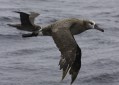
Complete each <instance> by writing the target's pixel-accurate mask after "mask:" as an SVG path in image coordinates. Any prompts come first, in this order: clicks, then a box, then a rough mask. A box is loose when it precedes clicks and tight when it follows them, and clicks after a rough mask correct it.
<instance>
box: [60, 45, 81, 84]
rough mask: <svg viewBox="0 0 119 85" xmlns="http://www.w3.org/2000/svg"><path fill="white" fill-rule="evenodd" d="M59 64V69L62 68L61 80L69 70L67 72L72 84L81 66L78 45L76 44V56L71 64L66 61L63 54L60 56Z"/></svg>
mask: <svg viewBox="0 0 119 85" xmlns="http://www.w3.org/2000/svg"><path fill="white" fill-rule="evenodd" d="M59 65H60V70H61V69H62V70H63V74H62V80H63V79H64V78H65V76H66V74H67V72H68V71H69V74H70V75H71V79H72V80H71V84H72V83H73V82H74V81H75V79H76V77H77V75H78V73H79V70H80V68H81V49H80V48H79V46H77V51H76V58H75V61H74V62H73V64H72V65H71V66H70V65H69V64H68V63H67V62H66V60H65V58H63V56H62V57H61V60H60V62H59Z"/></svg>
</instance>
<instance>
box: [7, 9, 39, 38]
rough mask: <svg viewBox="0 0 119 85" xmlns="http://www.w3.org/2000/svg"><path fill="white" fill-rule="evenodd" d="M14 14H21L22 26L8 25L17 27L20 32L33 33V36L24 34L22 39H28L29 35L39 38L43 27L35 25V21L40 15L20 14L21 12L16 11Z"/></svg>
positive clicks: (33, 13) (32, 13) (31, 13)
mask: <svg viewBox="0 0 119 85" xmlns="http://www.w3.org/2000/svg"><path fill="white" fill-rule="evenodd" d="M14 12H15V13H19V14H20V21H21V24H8V25H9V26H12V27H15V28H17V29H19V30H23V31H28V32H32V33H31V34H23V35H22V37H26V36H27V35H29V36H37V35H38V33H39V30H40V29H41V27H40V26H38V25H35V24H34V20H35V18H36V17H37V16H38V15H40V14H38V13H35V12H30V14H27V13H24V12H19V11H14Z"/></svg>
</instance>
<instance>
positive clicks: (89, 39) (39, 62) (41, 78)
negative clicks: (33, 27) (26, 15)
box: [0, 0, 119, 85]
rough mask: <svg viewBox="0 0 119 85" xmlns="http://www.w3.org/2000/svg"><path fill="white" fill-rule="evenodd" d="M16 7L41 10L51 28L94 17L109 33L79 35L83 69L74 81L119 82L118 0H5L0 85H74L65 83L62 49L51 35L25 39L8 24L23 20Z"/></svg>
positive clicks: (81, 84) (0, 13) (78, 84)
mask: <svg viewBox="0 0 119 85" xmlns="http://www.w3.org/2000/svg"><path fill="white" fill-rule="evenodd" d="M13 11H24V12H31V11H33V12H38V13H40V14H41V15H40V16H38V17H37V18H36V21H35V23H36V24H38V25H41V26H46V25H48V24H51V23H53V22H55V21H57V20H60V19H64V18H79V19H91V20H94V21H95V22H96V23H98V24H99V25H100V27H102V28H103V29H104V30H105V32H104V33H102V32H99V31H97V30H88V31H86V32H84V33H82V34H79V35H76V36H75V38H76V41H77V43H78V45H79V46H80V47H81V49H82V67H81V70H80V72H79V75H78V77H77V79H76V81H75V82H74V84H73V85H119V0H0V85H70V81H71V79H70V76H69V75H67V76H66V78H65V79H64V80H63V81H61V77H62V72H61V71H60V70H59V66H58V62H59V59H60V52H59V51H58V49H57V47H56V45H55V44H54V41H53V39H52V38H51V37H48V36H38V37H32V38H22V37H21V35H22V33H27V32H23V31H19V30H17V29H15V28H12V27H9V26H7V24H8V23H20V21H19V14H16V13H14V12H13Z"/></svg>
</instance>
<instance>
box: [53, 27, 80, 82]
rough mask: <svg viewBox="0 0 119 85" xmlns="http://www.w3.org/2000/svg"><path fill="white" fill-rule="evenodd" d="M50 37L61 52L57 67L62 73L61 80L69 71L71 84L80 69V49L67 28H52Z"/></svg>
mask: <svg viewBox="0 0 119 85" xmlns="http://www.w3.org/2000/svg"><path fill="white" fill-rule="evenodd" d="M52 37H53V40H54V42H55V43H56V45H57V47H58V49H59V51H60V52H61V60H60V62H59V65H60V69H61V70H62V71H63V75H62V80H63V79H64V77H65V76H66V74H67V72H68V71H69V74H70V75H71V78H72V81H71V83H73V82H74V80H75V79H76V77H77V75H78V72H79V70H80V67H81V49H80V48H79V46H78V44H77V43H76V41H75V39H74V37H73V35H72V34H71V32H70V30H69V29H68V28H57V27H55V26H54V27H53V28H52Z"/></svg>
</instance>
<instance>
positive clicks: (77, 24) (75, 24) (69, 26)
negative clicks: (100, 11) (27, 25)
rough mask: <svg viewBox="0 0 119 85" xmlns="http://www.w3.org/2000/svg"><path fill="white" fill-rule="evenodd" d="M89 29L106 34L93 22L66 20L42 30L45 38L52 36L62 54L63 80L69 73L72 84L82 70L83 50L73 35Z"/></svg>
mask: <svg viewBox="0 0 119 85" xmlns="http://www.w3.org/2000/svg"><path fill="white" fill-rule="evenodd" d="M89 29H97V30H99V31H101V32H104V30H103V29H101V28H99V26H98V25H97V24H96V23H95V22H94V21H91V20H79V19H74V18H73V19H65V20H61V21H57V22H55V23H53V24H51V25H49V26H47V27H44V28H42V29H41V31H40V32H41V33H39V34H42V35H44V36H52V38H53V40H54V42H55V44H56V46H57V47H58V49H59V51H60V52H61V59H60V61H59V65H60V70H62V71H63V74H62V80H63V79H64V78H65V76H66V74H67V72H69V74H70V75H71V79H72V80H71V84H72V83H73V82H74V80H75V79H76V77H77V75H78V73H79V70H80V68H81V49H80V47H79V46H78V44H77V42H76V40H75V38H74V36H73V35H75V34H80V33H82V32H84V31H86V30H89Z"/></svg>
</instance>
